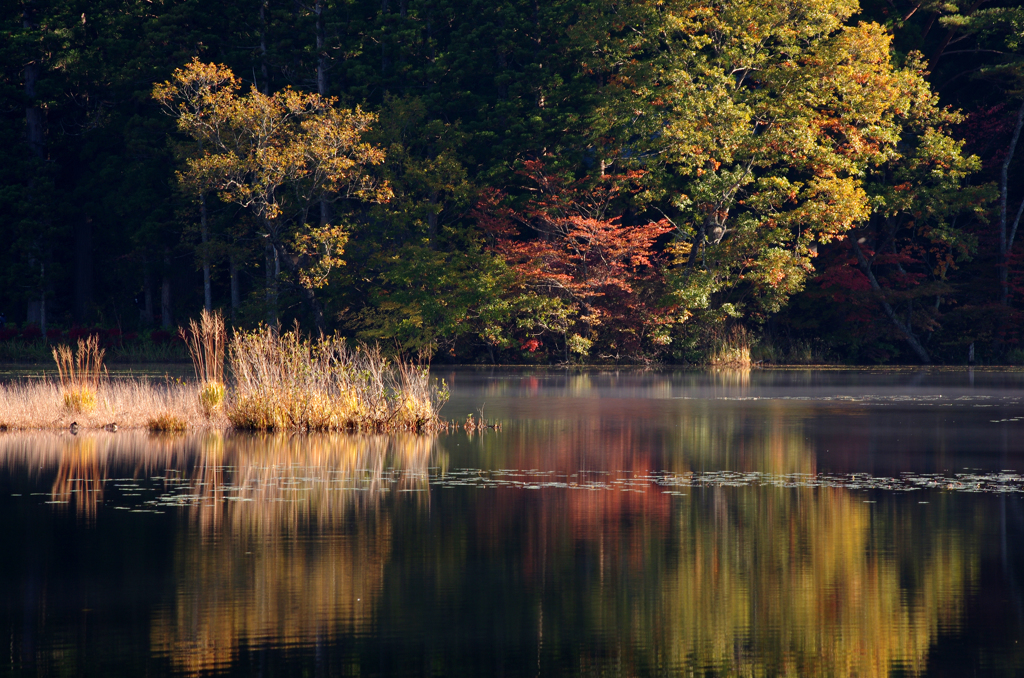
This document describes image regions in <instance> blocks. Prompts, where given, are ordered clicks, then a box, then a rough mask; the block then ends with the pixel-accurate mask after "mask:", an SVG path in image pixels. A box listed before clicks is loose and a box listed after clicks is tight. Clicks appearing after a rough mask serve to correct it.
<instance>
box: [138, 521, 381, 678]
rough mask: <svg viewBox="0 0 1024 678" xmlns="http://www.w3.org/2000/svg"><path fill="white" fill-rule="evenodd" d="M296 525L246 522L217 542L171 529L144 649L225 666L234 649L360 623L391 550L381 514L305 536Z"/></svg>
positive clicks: (197, 665) (191, 663)
mask: <svg viewBox="0 0 1024 678" xmlns="http://www.w3.org/2000/svg"><path fill="white" fill-rule="evenodd" d="M243 510H244V509H243ZM303 532H304V530H302V529H299V530H292V529H290V528H285V529H284V530H278V531H276V532H270V533H268V532H266V531H265V528H260V527H256V525H255V524H254V525H253V529H251V530H250V531H247V532H245V533H243V534H235V533H232V534H230V535H225V537H227V538H222V539H217V540H210V539H204V538H203V537H202V536H201V535H199V534H197V533H195V532H188V533H181V535H182V536H181V537H180V538H179V542H178V544H177V545H176V547H175V564H174V569H175V579H176V591H175V596H174V600H173V602H171V603H169V604H168V605H167V606H166V607H162V608H160V609H158V610H157V612H156V613H155V614H154V616H153V620H152V626H151V631H150V638H151V647H152V651H153V652H154V653H155V654H156V655H157V656H166V657H169V658H170V660H171V663H172V664H173V666H174V667H175V669H176V670H178V671H181V672H184V673H187V674H190V675H195V674H198V673H200V672H204V671H210V670H213V669H217V668H225V667H226V666H227V665H229V664H230V663H231V662H233V661H234V660H235V658H236V657H237V654H238V652H239V651H240V649H241V648H244V647H252V646H260V645H264V644H268V645H271V646H274V647H280V648H290V647H297V646H302V645H307V644H309V643H310V642H311V641H313V640H314V639H318V638H319V639H334V638H337V637H339V636H341V635H350V634H359V633H365V632H366V631H368V630H369V628H370V626H371V624H372V621H373V610H374V604H375V602H376V601H377V600H378V598H379V597H380V593H381V589H382V588H383V585H384V566H385V563H386V562H387V560H388V558H389V555H390V551H391V522H390V520H389V519H388V518H387V517H386V516H384V517H377V518H370V519H365V520H360V521H356V522H354V523H352V525H351V527H350V528H349V529H343V530H333V531H332V532H331V533H329V534H322V535H319V536H318V537H317V538H316V539H315V540H314V541H312V542H311V540H309V539H308V538H306V535H304V534H303Z"/></svg>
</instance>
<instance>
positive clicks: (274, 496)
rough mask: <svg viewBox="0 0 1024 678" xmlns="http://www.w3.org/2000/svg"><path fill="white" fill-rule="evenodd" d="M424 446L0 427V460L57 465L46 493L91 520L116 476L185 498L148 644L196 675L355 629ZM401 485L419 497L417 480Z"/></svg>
mask: <svg viewBox="0 0 1024 678" xmlns="http://www.w3.org/2000/svg"><path fill="white" fill-rule="evenodd" d="M434 446H435V441H434V439H433V438H432V437H429V436H419V435H412V434H404V435H394V436H376V435H374V436H355V435H320V436H290V435H288V436H285V435H276V436H260V437H257V436H249V435H241V436H224V435H222V434H219V433H208V434H201V435H197V436H177V437H175V436H172V437H167V436H156V437H154V436H146V435H143V434H133V433H122V434H118V435H116V436H111V435H101V436H78V437H72V436H66V435H65V436H58V435H53V434H49V433H47V434H41V435H32V436H22V435H17V436H5V437H4V438H3V439H0V466H5V467H7V468H8V469H9V470H13V469H14V468H15V467H18V466H20V467H22V468H28V469H32V473H33V474H36V473H38V474H39V475H42V474H43V473H46V472H49V473H53V472H55V480H54V484H53V491H52V494H53V497H54V498H55V500H57V501H72V502H73V508H74V509H75V510H76V511H77V512H79V513H80V514H81V515H84V516H86V517H88V518H90V519H91V520H93V521H95V519H96V509H97V504H98V503H99V501H100V500H99V495H100V494H101V492H100V491H102V489H103V487H104V485H105V484H106V483H108V482H110V481H111V479H112V478H114V477H115V476H118V477H121V478H124V477H128V476H131V477H134V478H138V479H148V478H152V477H156V476H159V477H164V478H165V480H164V489H166V490H168V491H170V490H176V491H177V494H179V495H186V496H189V498H190V501H189V502H188V504H187V505H186V506H185V507H183V508H181V509H180V510H181V511H183V512H184V517H185V518H186V521H187V522H188V523H191V524H194V525H196V526H198V528H199V529H197V530H181V531H179V532H178V535H179V536H178V537H177V543H176V544H175V547H174V553H175V562H174V577H175V582H176V584H175V592H174V596H173V600H171V601H169V602H168V603H167V604H166V605H165V606H163V607H160V608H158V609H157V610H156V611H155V613H154V614H153V617H152V620H151V629H150V642H151V648H152V651H153V652H154V654H155V655H157V656H163V657H167V658H169V659H170V661H171V663H172V665H173V666H174V667H175V669H176V670H178V671H182V672H185V673H189V674H196V673H199V672H203V671H208V670H211V669H215V668H218V667H220V668H224V667H225V666H227V665H228V664H230V663H231V662H232V661H233V660H234V659H235V657H236V656H237V654H238V652H239V650H240V648H242V647H245V646H252V645H261V644H270V645H273V646H277V647H289V646H294V645H299V644H305V643H308V642H310V640H311V639H314V638H322V639H325V638H336V637H338V636H339V635H342V634H351V633H359V632H363V631H366V629H367V626H368V625H369V624H370V623H371V621H372V613H373V607H374V604H375V601H376V600H378V598H379V596H380V591H381V588H382V586H383V582H384V567H385V564H386V562H387V560H388V558H389V556H390V553H391V548H392V536H391V532H392V528H391V518H390V515H389V513H388V512H387V511H382V510H381V507H382V505H383V504H384V503H386V502H387V501H388V497H390V496H391V495H394V494H395V493H397V492H399V491H401V490H424V489H426V487H427V473H428V464H429V463H430V461H431V460H432V459H433V460H435V461H436V455H435V454H434ZM37 469H39V470H37ZM92 489H97V490H100V491H98V492H91V491H89V490H92ZM404 496H406V497H409V498H410V499H411V500H412V501H413V502H414V504H415V502H419V503H420V504H423V503H427V502H429V493H427V492H422V491H421V492H416V493H415V494H409V495H404Z"/></svg>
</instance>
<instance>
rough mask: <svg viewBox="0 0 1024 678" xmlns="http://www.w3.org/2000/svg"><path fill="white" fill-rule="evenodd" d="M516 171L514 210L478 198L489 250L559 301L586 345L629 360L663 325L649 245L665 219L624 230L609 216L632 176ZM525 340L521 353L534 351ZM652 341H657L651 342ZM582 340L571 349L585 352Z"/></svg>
mask: <svg viewBox="0 0 1024 678" xmlns="http://www.w3.org/2000/svg"><path fill="white" fill-rule="evenodd" d="M524 167H525V169H524V170H523V172H521V174H522V176H524V177H525V178H526V179H527V180H528V182H529V183H530V190H531V191H532V192H533V197H532V198H531V199H530V200H529V201H527V202H526V204H525V205H523V206H522V207H521V208H520V209H513V208H512V207H509V206H508V205H507V204H506V196H505V195H504V194H503V193H501V192H500V191H496V190H493V191H490V192H487V193H485V194H484V198H483V200H481V202H480V203H479V204H478V205H477V209H476V216H477V218H478V220H479V222H480V224H481V226H482V227H483V228H484V230H485V231H486V232H487V233H488V234H489V235H491V236H492V237H493V238H494V239H495V240H494V248H493V249H494V251H495V252H496V253H498V254H499V255H501V257H502V258H504V259H505V261H507V262H508V263H509V264H510V265H511V266H512V267H513V270H515V271H516V273H517V274H518V275H519V279H520V281H521V282H522V284H523V285H524V286H525V287H526V288H528V289H533V290H538V291H539V290H543V293H544V294H547V295H551V296H553V297H556V298H559V299H561V300H562V301H563V302H564V303H565V304H566V306H567V307H568V308H569V309H570V310H571V312H572V314H573V316H574V317H575V318H576V320H577V321H578V322H577V324H576V325H575V326H574V329H575V331H577V332H579V333H580V334H579V336H581V337H582V338H583V339H584V340H586V342H591V341H593V340H595V339H601V340H603V341H605V342H607V345H606V346H604V347H602V348H603V350H613V351H621V352H622V353H623V354H624V355H633V354H634V353H635V352H636V351H638V349H639V348H640V345H641V343H642V342H644V341H649V340H651V338H652V336H655V335H657V331H658V328H659V327H661V326H662V325H664V324H666V323H667V322H669V318H668V315H667V313H666V311H665V309H663V308H660V307H659V304H658V303H657V299H656V296H657V295H658V294H659V293H660V288H661V285H662V278H661V275H660V273H659V272H658V270H657V267H656V266H655V250H654V245H655V241H656V240H657V239H658V238H659V237H661V236H663V235H665V234H666V233H668V232H669V231H671V230H672V226H671V225H669V224H668V222H667V221H664V220H662V221H658V222H651V223H645V224H637V225H629V224H626V223H623V220H622V218H621V217H615V216H610V214H611V211H612V204H613V203H614V202H615V200H616V199H617V198H618V197H620V195H621V194H623V193H626V192H628V191H629V190H630V187H631V185H632V184H635V183H636V182H637V180H638V179H639V175H638V174H636V173H633V174H628V175H623V176H609V177H603V178H602V181H601V183H600V184H598V185H597V186H585V185H584V184H583V183H582V182H571V181H569V180H567V179H566V178H564V177H561V176H558V175H556V174H554V173H552V172H550V171H548V170H546V169H545V167H544V164H543V163H542V162H541V161H536V160H535V161H529V162H526V163H525V164H524ZM529 341H530V340H526V343H525V344H524V346H529V347H530V348H529V349H528V350H531V351H533V350H536V346H533V345H531V344H530V343H529ZM655 343H657V340H656V339H655ZM589 345H590V344H589V343H586V344H582V345H579V346H580V348H578V349H577V352H579V353H583V354H585V353H586V352H587V350H589Z"/></svg>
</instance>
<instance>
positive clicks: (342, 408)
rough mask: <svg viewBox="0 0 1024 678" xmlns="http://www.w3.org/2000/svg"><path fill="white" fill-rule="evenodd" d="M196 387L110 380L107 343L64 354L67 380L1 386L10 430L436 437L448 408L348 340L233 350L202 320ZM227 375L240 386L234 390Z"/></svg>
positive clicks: (252, 343) (195, 354)
mask: <svg viewBox="0 0 1024 678" xmlns="http://www.w3.org/2000/svg"><path fill="white" fill-rule="evenodd" d="M181 337H182V339H183V340H184V341H185V343H186V345H187V346H188V349H189V353H190V355H191V357H192V362H193V366H194V367H195V371H196V381H194V382H192V381H183V380H170V379H167V380H165V381H164V382H154V381H151V380H142V379H137V378H110V377H109V375H108V374H107V373H106V371H105V370H104V368H103V358H104V350H103V349H102V348H100V345H99V342H98V341H97V339H96V337H94V336H91V337H88V338H84V339H80V340H79V341H78V345H77V348H76V349H75V350H72V349H71V348H70V347H68V346H63V345H62V346H58V347H56V348H54V349H53V357H54V360H55V362H56V364H57V372H58V379H57V380H56V381H53V380H42V381H40V382H15V383H10V384H4V385H0V430H13V429H68V430H72V429H74V430H75V431H77V430H82V429H107V430H117V429H118V428H146V429H149V430H151V431H185V430H193V429H203V428H234V429H238V430H248V431H395V430H412V431H426V430H432V429H437V428H444V427H446V423H445V422H444V421H443V420H442V419H441V418H440V416H439V414H438V412H439V410H440V408H441V406H442V405H444V403H445V402H446V401H447V399H448V390H447V387H446V386H445V384H444V383H443V382H438V381H436V380H432V379H431V378H430V376H429V374H428V371H427V369H426V368H425V367H422V366H418V365H415V364H413V363H411V362H408V361H404V360H401V359H391V358H389V357H387V356H385V355H384V354H383V352H382V351H381V350H380V349H379V348H377V347H373V346H367V345H359V346H357V347H355V348H352V347H351V346H349V344H348V343H347V342H346V341H345V340H344V339H343V338H341V337H337V336H321V337H320V338H318V339H313V338H310V337H306V336H304V335H303V334H302V333H301V332H300V331H299V329H298V327H296V328H295V329H294V330H292V331H289V332H280V331H277V330H275V329H273V328H269V327H263V328H260V329H258V330H255V331H252V332H239V333H236V334H234V335H233V336H232V337H231V338H230V339H228V337H227V332H226V330H225V327H224V320H223V318H222V317H221V316H220V315H219V314H216V313H207V312H205V311H204V312H203V314H202V316H201V320H200V322H198V323H196V322H194V321H193V322H192V323H191V325H190V327H189V329H188V330H184V329H183V330H181ZM225 367H227V371H228V373H229V374H230V375H231V379H230V380H229V379H226V378H225Z"/></svg>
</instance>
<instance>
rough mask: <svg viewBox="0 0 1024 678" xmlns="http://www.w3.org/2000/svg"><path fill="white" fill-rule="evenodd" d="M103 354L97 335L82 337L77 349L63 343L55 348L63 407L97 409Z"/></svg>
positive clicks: (74, 411) (76, 410) (79, 410)
mask: <svg viewBox="0 0 1024 678" xmlns="http://www.w3.org/2000/svg"><path fill="white" fill-rule="evenodd" d="M104 354H105V351H104V350H103V349H102V348H100V341H99V337H97V336H96V335H90V336H88V337H85V338H82V339H79V340H78V348H77V349H76V350H75V351H74V353H72V352H71V348H70V347H69V346H66V345H63V344H62V345H60V346H57V347H55V348H54V349H53V360H54V362H56V363H57V374H58V376H59V378H60V387H61V392H62V394H63V400H64V408H65V409H66V410H67V411H68V412H70V413H72V414H88V413H89V412H92V411H93V409H95V407H96V392H97V391H98V390H99V386H100V378H101V376H102V372H103V356H104Z"/></svg>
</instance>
